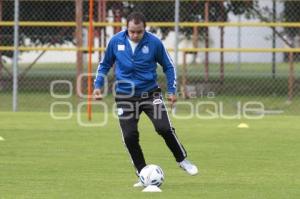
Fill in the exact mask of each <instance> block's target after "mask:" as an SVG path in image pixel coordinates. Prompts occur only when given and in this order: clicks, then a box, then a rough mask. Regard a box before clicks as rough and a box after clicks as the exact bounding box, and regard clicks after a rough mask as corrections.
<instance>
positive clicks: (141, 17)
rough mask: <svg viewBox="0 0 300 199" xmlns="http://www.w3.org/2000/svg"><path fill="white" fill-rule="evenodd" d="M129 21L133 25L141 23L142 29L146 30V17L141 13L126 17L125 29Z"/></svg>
mask: <svg viewBox="0 0 300 199" xmlns="http://www.w3.org/2000/svg"><path fill="white" fill-rule="evenodd" d="M130 21H133V22H134V23H135V24H139V23H141V22H142V23H143V24H144V28H146V17H145V15H144V14H143V13H141V12H132V13H130V14H129V15H128V16H127V27H128V23H129V22H130Z"/></svg>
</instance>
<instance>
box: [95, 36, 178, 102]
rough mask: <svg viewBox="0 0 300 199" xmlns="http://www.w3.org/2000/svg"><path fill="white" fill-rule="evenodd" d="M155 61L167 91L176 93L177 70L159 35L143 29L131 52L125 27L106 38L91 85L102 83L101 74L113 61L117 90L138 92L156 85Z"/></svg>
mask: <svg viewBox="0 0 300 199" xmlns="http://www.w3.org/2000/svg"><path fill="white" fill-rule="evenodd" d="M157 63H159V64H160V65H161V66H162V68H163V71H164V73H165V74H166V77H167V89H168V90H167V91H168V93H172V94H174V93H175V92H176V71H175V66H174V63H173V61H172V59H171V57H170V55H169V53H168V52H167V50H166V48H165V47H164V45H163V43H162V42H161V40H160V39H159V38H157V37H156V36H155V35H153V34H152V33H150V32H147V31H145V33H144V35H143V38H142V39H141V41H140V42H139V43H138V46H137V47H136V49H135V51H134V53H133V52H132V49H131V46H130V44H129V41H128V33H127V30H125V31H121V32H119V33H117V34H116V35H114V36H113V37H112V39H111V40H110V41H109V43H108V46H107V48H106V51H105V55H104V57H103V59H102V61H101V62H100V64H99V66H98V69H97V75H96V78H95V81H94V88H95V89H96V88H101V87H103V86H104V77H105V76H106V75H107V73H108V72H109V70H110V68H111V67H112V66H113V64H115V68H114V69H115V76H116V81H117V82H116V92H117V93H122V94H132V92H133V95H135V96H139V95H141V94H142V93H143V92H147V91H151V90H153V89H155V88H158V87H159V86H158V84H157V81H156V79H157V73H156V68H157Z"/></svg>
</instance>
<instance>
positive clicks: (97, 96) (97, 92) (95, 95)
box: [93, 88, 103, 100]
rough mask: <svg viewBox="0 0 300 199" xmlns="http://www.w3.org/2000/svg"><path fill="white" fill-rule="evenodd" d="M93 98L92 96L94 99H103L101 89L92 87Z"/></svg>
mask: <svg viewBox="0 0 300 199" xmlns="http://www.w3.org/2000/svg"><path fill="white" fill-rule="evenodd" d="M93 98H94V100H102V99H103V96H102V92H101V89H99V88H96V89H94V92H93Z"/></svg>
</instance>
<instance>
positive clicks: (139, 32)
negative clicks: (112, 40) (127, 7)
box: [127, 21, 145, 43]
mask: <svg viewBox="0 0 300 199" xmlns="http://www.w3.org/2000/svg"><path fill="white" fill-rule="evenodd" d="M127 29H128V35H129V39H130V40H131V41H133V42H136V43H138V42H139V41H140V40H141V39H142V38H143V35H144V32H145V27H144V24H143V22H141V23H138V24H135V23H134V21H129V22H128V27H127Z"/></svg>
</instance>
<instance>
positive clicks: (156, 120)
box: [93, 12, 198, 187]
mask: <svg viewBox="0 0 300 199" xmlns="http://www.w3.org/2000/svg"><path fill="white" fill-rule="evenodd" d="M145 28H146V18H145V16H144V15H143V14H142V13H140V12H132V13H131V14H130V15H129V16H128V17H127V29H126V30H124V31H121V32H119V33H117V34H116V35H114V36H113V37H112V38H111V40H110V41H109V43H108V46H107V48H106V51H105V55H104V57H103V59H102V61H101V62H100V64H99V66H98V69H97V76H96V78H95V81H94V92H93V95H94V98H95V99H96V100H100V99H102V87H103V86H104V77H105V76H106V75H107V73H108V71H109V70H110V68H111V67H112V66H113V64H115V67H114V70H115V71H114V72H115V73H114V74H115V79H116V88H115V91H116V96H115V101H116V104H117V111H118V117H119V123H120V127H121V131H122V137H123V141H124V143H125V146H126V147H127V149H128V152H129V154H130V156H131V159H132V162H133V164H134V166H135V168H136V171H137V174H139V172H140V171H141V170H142V169H143V167H145V166H146V161H145V158H144V155H143V152H142V149H141V146H140V144H139V131H138V121H139V116H140V114H141V113H142V112H144V113H145V114H146V115H147V116H148V117H149V119H150V120H151V122H152V123H153V125H154V127H155V130H156V132H157V133H158V134H159V135H160V136H161V137H162V138H163V139H164V141H165V143H166V145H167V146H168V148H169V149H170V151H171V152H172V154H173V156H174V157H175V159H176V161H177V162H178V165H179V166H180V167H181V168H182V169H184V170H185V171H186V172H187V173H188V174H190V175H196V174H197V173H198V169H197V167H196V166H195V165H194V164H192V163H191V162H189V161H188V160H187V159H186V157H187V153H186V151H185V149H184V147H183V146H182V144H181V143H180V142H179V139H178V137H177V136H176V134H175V129H174V128H173V126H172V125H171V123H170V119H169V116H168V112H167V110H166V107H165V105H164V101H163V97H162V93H161V89H160V87H159V85H158V83H157V80H156V78H157V73H156V68H157V63H159V64H160V65H161V66H162V68H163V71H164V73H165V75H166V78H167V92H168V95H167V100H168V101H169V103H170V105H171V107H172V106H173V105H174V103H175V102H176V72H175V66H174V63H173V61H172V60H171V58H170V55H169V53H168V52H167V50H166V48H165V47H164V45H163V44H162V42H161V40H160V39H159V38H158V37H156V36H155V35H153V34H152V33H150V32H147V31H145ZM140 186H142V183H141V182H140V181H138V182H137V183H136V184H134V187H140Z"/></svg>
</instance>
